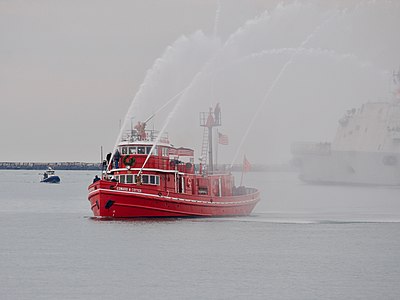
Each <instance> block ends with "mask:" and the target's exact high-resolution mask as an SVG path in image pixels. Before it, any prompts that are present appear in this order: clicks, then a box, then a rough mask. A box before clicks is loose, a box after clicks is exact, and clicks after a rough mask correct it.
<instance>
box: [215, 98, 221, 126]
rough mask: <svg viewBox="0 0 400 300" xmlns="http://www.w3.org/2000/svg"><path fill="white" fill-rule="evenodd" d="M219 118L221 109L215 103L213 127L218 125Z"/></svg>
mask: <svg viewBox="0 0 400 300" xmlns="http://www.w3.org/2000/svg"><path fill="white" fill-rule="evenodd" d="M220 117H221V108H220V107H219V103H217V105H216V106H215V109H214V119H215V121H214V123H215V125H220Z"/></svg>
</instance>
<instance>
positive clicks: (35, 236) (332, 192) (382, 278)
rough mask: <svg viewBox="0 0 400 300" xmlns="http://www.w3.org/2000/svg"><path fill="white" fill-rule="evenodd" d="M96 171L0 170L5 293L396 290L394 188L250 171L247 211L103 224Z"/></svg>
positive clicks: (224, 295) (376, 294) (92, 295)
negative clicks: (91, 195) (94, 198)
mask: <svg viewBox="0 0 400 300" xmlns="http://www.w3.org/2000/svg"><path fill="white" fill-rule="evenodd" d="M96 174H98V172H95V171H57V175H59V176H60V178H61V183H60V184H44V183H39V181H40V175H38V171H24V170H17V171H0V214H1V218H0V237H1V245H0V298H1V299H400V286H399V284H398V283H399V282H400V260H399V253H400V235H399V232H400V197H399V196H400V188H399V187H379V186H375V187H373V186H339V185H331V186H330V185H310V184H305V183H302V182H301V181H299V180H298V179H297V175H296V174H295V173H290V172H282V173H279V172H271V173H262V172H252V173H247V174H245V177H244V182H245V183H246V185H249V186H254V187H258V188H260V190H261V198H262V199H261V201H260V203H259V204H258V205H257V206H256V208H255V210H254V211H253V213H252V214H251V215H250V216H247V217H228V218H188V219H185V218H173V219H147V220H114V221H110V220H108V221H101V220H96V219H93V218H92V217H91V216H92V214H91V210H90V205H89V202H88V201H87V186H88V184H89V183H90V182H91V181H92V179H93V177H94V176H95V175H96ZM236 179H237V182H238V181H239V180H240V174H238V176H237V178H236Z"/></svg>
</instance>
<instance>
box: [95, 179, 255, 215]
mask: <svg viewBox="0 0 400 300" xmlns="http://www.w3.org/2000/svg"><path fill="white" fill-rule="evenodd" d="M247 191H248V193H246V194H244V195H238V196H229V197H210V196H203V195H202V196H199V195H197V196H194V195H185V194H178V193H170V194H166V193H164V194H163V193H158V194H154V193H151V192H148V191H146V190H145V189H141V188H128V187H119V186H118V185H117V184H116V183H110V182H108V181H103V180H101V181H98V182H96V183H94V184H92V185H90V186H89V196H88V200H89V201H90V204H91V209H92V211H93V214H94V216H95V217H104V218H147V217H222V216H246V215H249V214H250V213H251V212H252V210H253V209H254V207H255V205H256V204H257V202H258V201H259V200H260V193H259V191H258V190H256V189H250V188H248V189H247Z"/></svg>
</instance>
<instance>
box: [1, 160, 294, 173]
mask: <svg viewBox="0 0 400 300" xmlns="http://www.w3.org/2000/svg"><path fill="white" fill-rule="evenodd" d="M47 167H52V168H53V169H54V170H101V167H102V165H101V163H88V162H0V170H44V169H47ZM228 169H229V165H219V166H218V167H216V170H220V171H221V170H222V171H227V170H228ZM230 171H233V172H241V171H242V165H239V164H237V165H233V166H232V168H231V169H230ZM291 171H294V169H293V167H292V166H291V165H290V164H276V165H266V164H253V165H252V166H251V172H291Z"/></svg>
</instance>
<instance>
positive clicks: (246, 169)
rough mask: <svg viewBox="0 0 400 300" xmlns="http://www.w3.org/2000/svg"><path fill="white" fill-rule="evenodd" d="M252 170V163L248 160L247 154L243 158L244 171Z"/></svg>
mask: <svg viewBox="0 0 400 300" xmlns="http://www.w3.org/2000/svg"><path fill="white" fill-rule="evenodd" d="M250 170H251V164H250V162H249V161H248V160H247V158H246V155H245V156H244V158H243V172H250Z"/></svg>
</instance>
